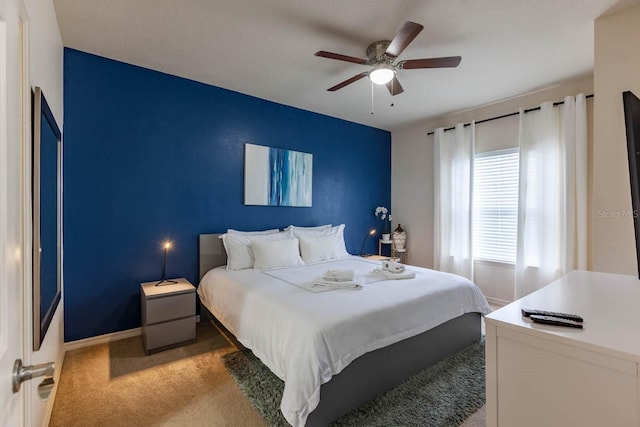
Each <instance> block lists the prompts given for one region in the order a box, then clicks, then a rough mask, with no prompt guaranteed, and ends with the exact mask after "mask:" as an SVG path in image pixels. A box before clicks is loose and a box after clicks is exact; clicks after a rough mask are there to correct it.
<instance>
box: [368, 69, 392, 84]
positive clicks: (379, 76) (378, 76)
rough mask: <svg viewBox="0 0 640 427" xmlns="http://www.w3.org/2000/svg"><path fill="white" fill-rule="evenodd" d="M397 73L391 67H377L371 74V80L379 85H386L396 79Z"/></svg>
mask: <svg viewBox="0 0 640 427" xmlns="http://www.w3.org/2000/svg"><path fill="white" fill-rule="evenodd" d="M395 75H396V72H395V71H394V70H393V68H391V67H389V66H381V67H376V68H374V69H373V70H371V71H370V72H369V80H371V81H372V82H373V83H375V84H377V85H386V84H387V83H389V82H390V81H391V80H393V78H394V77H395Z"/></svg>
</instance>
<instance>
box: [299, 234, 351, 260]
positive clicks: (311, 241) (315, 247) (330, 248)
mask: <svg viewBox="0 0 640 427" xmlns="http://www.w3.org/2000/svg"><path fill="white" fill-rule="evenodd" d="M300 254H301V255H302V260H303V261H304V262H305V264H309V263H312V262H318V261H324V260H328V259H335V258H340V257H341V256H342V255H343V254H341V253H340V252H339V251H338V245H336V236H319V237H314V236H300Z"/></svg>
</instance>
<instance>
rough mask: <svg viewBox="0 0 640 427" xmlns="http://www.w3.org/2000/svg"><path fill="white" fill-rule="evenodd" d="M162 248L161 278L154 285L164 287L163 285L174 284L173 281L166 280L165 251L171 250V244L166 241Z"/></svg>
mask: <svg viewBox="0 0 640 427" xmlns="http://www.w3.org/2000/svg"><path fill="white" fill-rule="evenodd" d="M162 247H163V248H164V259H163V261H162V277H161V278H160V281H159V282H158V283H156V286H165V285H172V284H175V283H178V282H176V281H175V280H167V279H166V273H167V251H168V250H169V249H171V242H170V241H168V240H167V241H166V242H164V245H163V246H162Z"/></svg>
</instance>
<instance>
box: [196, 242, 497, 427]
mask: <svg viewBox="0 0 640 427" xmlns="http://www.w3.org/2000/svg"><path fill="white" fill-rule="evenodd" d="M199 245H200V252H199V254H200V255H199V268H200V277H201V281H200V285H199V287H198V294H199V296H200V300H201V303H202V306H203V310H206V312H208V313H210V314H211V315H212V316H213V317H214V318H215V319H216V320H217V321H218V322H219V323H220V324H222V326H224V328H226V329H227V330H228V331H229V332H230V333H231V334H233V335H234V336H235V339H237V340H238V341H239V342H240V343H241V344H242V345H243V346H244V347H246V348H249V349H250V350H252V351H253V353H254V354H255V355H256V356H257V357H258V358H259V359H260V360H261V361H262V362H263V363H264V364H265V365H266V366H267V367H269V369H270V370H271V371H272V372H273V373H274V374H275V375H277V376H278V377H279V378H281V379H282V380H284V381H285V391H284V394H283V399H282V404H281V410H282V412H283V415H284V416H285V418H286V419H287V421H288V422H289V423H290V424H291V425H294V426H296V427H297V426H302V425H306V426H326V425H327V424H328V423H330V422H331V421H333V420H335V419H337V418H338V417H340V416H341V415H343V414H346V413H347V412H349V411H350V410H352V409H355V408H356V407H357V406H359V405H360V404H362V403H364V402H366V401H368V400H370V399H372V398H373V397H375V396H376V395H377V394H379V393H381V392H383V391H385V390H389V389H391V388H393V387H395V386H396V385H398V384H400V383H401V382H402V381H403V380H405V379H406V378H408V377H409V376H411V375H414V374H416V373H418V372H420V371H421V370H423V369H425V368H426V367H428V366H430V365H432V364H433V363H435V362H437V361H439V360H441V359H442V358H444V357H445V356H446V355H448V354H450V353H452V352H455V351H457V350H459V349H461V348H463V347H465V346H466V345H468V344H470V343H472V342H474V341H476V340H478V339H479V338H480V321H481V319H480V317H481V315H482V314H486V313H488V312H490V308H489V306H488V304H487V302H486V300H485V299H484V296H482V293H481V292H480V291H479V289H478V288H477V287H476V286H475V285H473V284H472V283H471V282H469V281H468V280H466V279H463V278H461V277H459V276H455V275H450V274H447V273H441V272H435V271H433V270H428V269H422V268H418V267H409V268H411V270H412V271H415V272H416V275H417V277H416V279H410V280H405V281H398V280H392V281H389V280H382V279H380V280H378V281H375V280H373V281H371V282H370V283H367V284H366V285H365V286H364V290H362V291H353V290H332V291H329V292H317V293H316V292H311V291H309V289H306V288H305V285H304V282H305V280H306V279H305V278H308V277H310V276H309V275H311V276H313V275H314V274H315V275H317V274H318V272H319V271H324V270H328V269H344V268H348V269H353V270H354V271H356V273H360V274H363V275H364V274H365V272H370V271H372V270H373V269H374V268H376V267H377V266H379V262H375V261H370V260H366V259H363V258H360V257H348V258H344V259H340V260H335V261H331V262H318V263H316V264H313V265H309V266H304V267H291V268H287V269H273V270H267V271H260V270H254V269H248V270H242V271H231V272H228V271H226V270H225V269H224V267H221V266H224V265H225V263H226V253H225V249H224V247H223V245H222V242H221V240H220V239H219V235H218V234H203V235H200V243H199ZM363 277H364V276H363ZM369 280H372V279H369ZM400 282H402V283H400ZM423 282H424V283H423ZM427 282H428V283H430V284H427ZM421 288H424V289H429V292H430V293H431V294H430V295H429V296H428V297H427V296H423V295H422V294H421V293H422V292H423V291H421ZM455 288H457V290H455V292H454V291H453V289H455ZM427 298H428V299H429V300H431V301H432V303H431V305H429V306H428V307H429V308H427V305H426V304H428V302H427ZM451 303H453V304H451ZM423 307H424V308H423ZM399 313H402V315H401V316H400V314H399Z"/></svg>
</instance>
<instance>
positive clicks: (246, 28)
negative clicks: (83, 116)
mask: <svg viewBox="0 0 640 427" xmlns="http://www.w3.org/2000/svg"><path fill="white" fill-rule="evenodd" d="M637 3H638V1H637V0H538V1H532V0H429V1H424V0H421V1H420V0H418V1H399V0H394V1H390V0H348V1H346V0H344V1H337V0H233V1H211V0H181V1H179V0H108V1H107V0H54V4H55V7H56V13H57V16H58V22H59V26H60V31H61V34H62V41H63V43H64V45H65V46H66V47H71V48H74V49H78V50H82V51H85V52H90V53H94V54H97V55H101V56H104V57H107V58H112V59H116V60H119V61H124V62H127V63H130V64H135V65H139V66H142V67H147V68H151V69H154V70H158V71H162V72H165V73H169V74H173V75H177V76H181V77H185V78H188V79H192V80H197V81H200V82H204V83H208V84H212V85H215V86H219V87H222V88H226V89H230V90H234V91H237V92H241V93H245V94H248V95H252V96H256V97H259V98H263V99H268V100H270V101H274V102H278V103H282V104H286V105H291V106H294V107H298V108H302V109H305V110H310V111H315V112H318V113H322V114H327V115H330V116H334V117H339V118H342V119H345V120H350V121H353V122H357V123H362V124H366V125H370V126H374V127H378V128H382V129H388V130H393V129H396V128H398V127H400V126H403V125H406V124H408V123H412V122H416V121H418V120H421V119H425V118H433V117H437V116H440V115H443V114H447V113H451V112H455V111H460V110H464V109H468V108H472V107H475V106H479V105H484V104H487V103H491V102H495V101H498V100H501V99H505V98H508V97H512V96H515V95H520V94H524V93H528V92H531V91H534V90H538V89H541V88H545V87H549V86H552V85H553V84H556V83H558V82H561V81H563V80H567V79H570V78H573V77H577V76H581V75H584V74H587V73H590V72H592V69H593V28H594V25H593V21H594V20H595V18H597V17H598V16H601V15H602V14H605V13H608V12H611V11H612V10H620V9H623V8H624V7H626V6H628V5H631V4H637ZM409 20H410V21H414V22H418V23H420V24H422V25H424V27H425V28H424V30H423V31H422V32H421V33H420V34H419V35H418V36H417V38H416V39H415V40H414V41H413V42H412V43H411V44H410V45H409V47H408V48H407V49H406V50H405V51H404V52H403V53H402V54H401V56H400V59H412V58H429V57H438V56H455V55H460V56H462V62H461V64H460V65H459V66H458V67H457V68H445V69H432V70H400V71H399V72H398V79H399V80H400V82H401V84H402V86H403V87H404V89H405V92H404V93H402V94H400V95H397V96H395V97H391V95H389V93H388V91H387V89H386V88H385V87H384V86H375V87H373V90H372V85H371V83H370V82H369V80H368V79H366V78H365V79H362V80H360V81H358V82H355V83H353V84H351V85H349V86H347V87H345V88H343V89H341V90H339V91H337V92H327V91H326V89H327V88H329V87H331V86H333V85H335V84H337V83H339V82H341V81H343V80H346V79H347V78H349V77H351V76H353V75H355V74H357V73H360V72H362V71H365V70H367V68H366V67H365V66H362V65H357V64H351V63H347V62H342V61H335V60H330V59H326V58H319V57H316V56H314V55H313V54H314V53H315V52H316V51H318V50H327V51H331V52H336V53H341V54H344V55H350V56H356V57H360V58H366V56H365V49H366V47H367V46H368V45H369V44H370V43H372V42H374V41H376V40H381V39H391V38H392V37H393V35H394V34H395V33H396V31H397V30H398V29H399V28H400V27H401V26H402V24H403V23H404V22H405V21H409ZM372 102H373V103H372ZM372 106H373V111H374V114H372V113H371V110H372Z"/></svg>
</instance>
